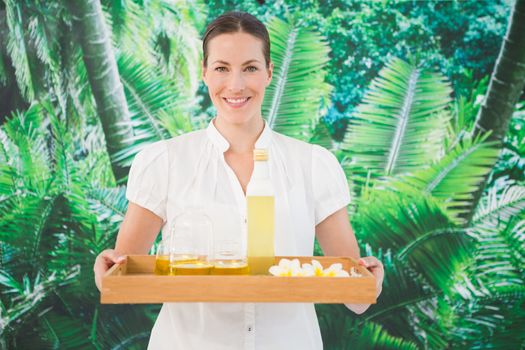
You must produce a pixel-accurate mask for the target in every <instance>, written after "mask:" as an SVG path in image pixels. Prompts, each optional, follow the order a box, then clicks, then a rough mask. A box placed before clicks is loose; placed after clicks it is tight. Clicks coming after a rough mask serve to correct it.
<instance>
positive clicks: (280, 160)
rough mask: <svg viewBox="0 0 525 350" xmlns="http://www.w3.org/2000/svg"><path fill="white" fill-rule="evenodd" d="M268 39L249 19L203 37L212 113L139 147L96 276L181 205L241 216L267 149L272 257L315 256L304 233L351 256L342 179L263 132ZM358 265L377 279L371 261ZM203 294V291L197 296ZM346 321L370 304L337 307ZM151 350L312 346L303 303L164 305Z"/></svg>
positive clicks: (324, 160)
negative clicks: (256, 156)
mask: <svg viewBox="0 0 525 350" xmlns="http://www.w3.org/2000/svg"><path fill="white" fill-rule="evenodd" d="M272 72H273V63H271V61H270V42H269V36H268V32H267V30H266V28H265V27H264V25H263V24H262V23H261V22H259V21H258V20H257V19H256V18H255V17H253V16H251V15H249V14H246V13H240V12H231V13H227V14H224V15H222V16H220V17H219V18H217V19H216V20H215V21H213V22H212V23H211V24H210V25H209V26H208V28H207V30H206V33H205V35H204V39H203V62H202V78H203V80H204V82H205V84H206V85H207V86H208V90H209V94H210V97H211V100H212V102H213V104H214V106H215V107H216V109H217V116H216V117H215V118H214V119H213V120H212V121H211V122H210V124H209V126H208V128H207V129H205V130H199V131H195V132H191V133H188V134H185V135H182V136H178V137H175V138H172V139H170V140H166V141H160V142H157V143H155V144H153V145H150V146H148V147H147V148H146V149H144V150H143V151H141V152H140V153H139V154H138V155H137V156H136V158H135V160H134V162H133V165H132V167H131V170H130V175H129V180H128V188H127V193H126V196H127V198H128V200H129V207H128V211H127V213H126V216H125V218H124V221H123V223H122V226H121V228H120V231H119V233H118V237H117V242H116V246H115V249H114V250H112V249H109V250H105V251H103V252H102V253H101V254H100V255H99V256H98V257H97V259H96V262H95V267H94V270H95V278H96V283H97V286H98V288H99V289H100V280H101V277H102V275H103V274H104V272H105V271H107V269H109V267H111V266H112V265H113V264H114V263H120V262H122V261H124V259H125V255H126V254H147V253H148V252H149V250H150V248H151V246H152V244H153V242H154V240H155V237H156V235H157V233H158V232H159V230H160V229H161V228H163V234H166V231H167V230H168V229H167V228H168V227H170V226H171V224H172V221H173V217H174V216H175V215H176V214H177V213H180V211H181V210H184V209H185V208H187V207H188V206H195V205H197V206H206V207H208V208H212V209H211V210H212V211H213V210H215V211H217V210H219V211H220V208H228V215H229V217H230V218H232V220H233V218H234V217H237V218H240V220H243V219H245V216H244V215H245V206H246V202H245V194H246V186H247V185H248V182H249V180H250V176H251V173H252V170H253V166H254V162H253V155H252V154H253V149H254V148H266V149H268V151H269V155H270V159H269V167H270V174H271V181H272V182H273V185H274V188H275V193H276V199H275V203H276V229H275V254H276V255H289V256H290V255H292V256H293V255H303V256H305V255H306V256H308V255H313V247H314V237H316V238H317V240H318V242H319V244H320V246H321V248H322V250H323V252H324V254H325V255H328V256H330V255H332V256H351V257H353V258H356V259H357V258H359V249H358V246H357V242H356V239H355V236H354V233H353V231H352V228H351V227H350V224H349V220H348V215H347V211H346V206H347V205H348V203H349V201H350V197H349V192H348V187H347V183H346V178H345V175H344V173H343V171H342V169H341V167H340V165H339V163H338V162H337V160H336V158H335V157H334V156H333V155H332V154H331V153H330V152H329V151H327V150H326V149H324V148H322V147H319V146H316V145H310V144H308V143H305V142H302V141H298V140H294V139H292V138H289V137H286V136H284V135H281V134H278V133H276V132H273V131H272V130H270V129H269V127H268V125H267V124H266V123H265V121H264V119H263V118H262V115H261V105H262V102H263V98H264V92H265V89H266V87H267V86H268V85H269V84H270V82H271V80H272ZM360 263H361V264H363V265H364V266H366V267H367V268H368V269H369V270H370V271H371V272H372V273H373V274H374V275H375V277H376V279H377V288H378V295H379V293H380V291H381V285H382V281H383V267H382V265H381V263H380V262H379V261H378V260H377V259H375V258H374V257H365V258H362V259H361V260H360ZM203 292H204V291H203ZM346 306H347V307H348V308H349V309H350V310H352V311H354V312H356V313H362V312H364V311H365V310H366V309H367V308H368V306H369V305H346ZM148 348H149V349H291V348H296V349H321V348H322V341H321V334H320V330H319V325H318V322H317V317H316V314H315V309H314V306H313V304H300V303H289V304H272V303H259V304H254V303H223V304H221V303H166V304H164V305H163V307H162V309H161V312H160V314H159V316H158V318H157V321H156V323H155V326H154V327H153V330H152V333H151V338H150V342H149V347H148Z"/></svg>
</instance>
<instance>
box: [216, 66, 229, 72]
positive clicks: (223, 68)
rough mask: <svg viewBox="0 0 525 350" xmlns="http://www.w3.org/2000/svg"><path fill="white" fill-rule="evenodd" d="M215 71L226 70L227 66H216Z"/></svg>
mask: <svg viewBox="0 0 525 350" xmlns="http://www.w3.org/2000/svg"><path fill="white" fill-rule="evenodd" d="M215 71H217V72H225V71H226V67H215Z"/></svg>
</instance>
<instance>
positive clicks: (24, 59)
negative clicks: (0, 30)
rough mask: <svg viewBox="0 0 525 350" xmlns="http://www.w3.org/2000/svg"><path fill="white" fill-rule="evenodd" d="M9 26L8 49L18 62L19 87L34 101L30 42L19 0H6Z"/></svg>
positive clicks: (25, 95) (17, 78) (16, 69)
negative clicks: (26, 34)
mask: <svg viewBox="0 0 525 350" xmlns="http://www.w3.org/2000/svg"><path fill="white" fill-rule="evenodd" d="M4 3H5V10H6V19H7V26H8V28H9V34H8V39H7V51H8V52H9V55H10V56H11V61H12V62H16V64H15V66H14V68H15V75H16V81H17V83H18V87H19V88H20V91H21V92H22V95H23V96H24V97H25V98H26V99H27V100H28V101H32V100H33V98H34V97H35V87H34V84H33V77H32V73H31V65H30V60H29V53H28V42H27V40H26V37H25V30H24V25H23V18H22V12H23V11H22V6H23V5H22V4H21V3H20V2H18V1H13V0H6V1H5V2H4Z"/></svg>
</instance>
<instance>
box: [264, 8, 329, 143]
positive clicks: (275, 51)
mask: <svg viewBox="0 0 525 350" xmlns="http://www.w3.org/2000/svg"><path fill="white" fill-rule="evenodd" d="M296 23H297V21H296V20H290V21H289V22H284V21H282V20H279V19H277V18H275V19H273V20H272V21H271V22H270V23H269V24H268V31H269V33H270V35H271V39H272V40H271V46H272V58H271V59H272V61H273V62H274V64H275V69H274V72H273V78H272V82H271V84H270V86H268V88H267V91H266V94H265V98H264V102H263V105H262V114H263V115H264V117H265V118H266V120H267V122H268V125H269V126H270V127H271V128H272V129H274V130H275V131H278V132H281V133H283V134H285V135H288V136H291V137H295V138H297V139H302V140H309V139H310V138H311V137H312V134H313V130H314V127H315V125H316V124H317V123H318V120H319V109H320V107H319V105H320V102H321V100H322V99H323V100H326V99H327V96H328V94H329V93H330V86H329V85H327V84H326V83H324V78H325V75H326V72H325V70H324V69H322V68H323V66H324V65H325V64H326V62H327V61H328V47H327V45H326V43H325V42H324V41H323V38H322V37H320V36H319V35H318V34H316V33H314V32H312V31H309V30H308V29H305V28H302V27H301V26H300V25H298V24H296Z"/></svg>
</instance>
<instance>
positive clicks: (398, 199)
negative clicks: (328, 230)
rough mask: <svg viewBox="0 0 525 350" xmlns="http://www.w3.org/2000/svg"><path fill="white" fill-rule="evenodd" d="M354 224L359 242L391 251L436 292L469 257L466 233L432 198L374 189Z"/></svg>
mask: <svg viewBox="0 0 525 350" xmlns="http://www.w3.org/2000/svg"><path fill="white" fill-rule="evenodd" d="M354 222H355V223H356V228H357V229H358V230H357V235H358V236H359V238H360V239H361V240H363V241H366V242H367V243H369V244H370V245H371V246H374V247H382V248H383V249H390V250H391V251H392V254H393V256H394V257H395V260H399V261H403V262H407V263H408V264H409V265H410V266H411V268H413V269H414V271H416V272H417V274H418V275H420V276H422V277H423V278H424V279H425V281H426V283H428V284H430V285H432V286H434V287H435V288H437V289H443V288H448V287H449V286H450V284H451V282H452V281H451V277H452V276H454V275H455V274H456V273H457V272H458V271H459V270H461V268H462V266H463V263H464V262H465V261H466V260H467V259H468V258H469V257H470V248H469V246H468V244H467V243H468V236H467V235H466V233H465V231H463V230H459V229H457V228H456V227H455V226H454V224H453V222H452V221H451V219H450V218H449V217H448V216H447V215H446V213H445V211H444V209H443V208H442V207H441V205H440V203H439V202H438V201H436V200H435V199H433V198H431V197H424V196H410V195H407V194H398V193H387V192H382V191H377V190H376V191H375V193H373V194H372V197H371V200H370V201H369V202H367V203H364V202H363V203H361V207H360V208H359V212H358V214H357V215H356V217H355V220H354Z"/></svg>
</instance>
